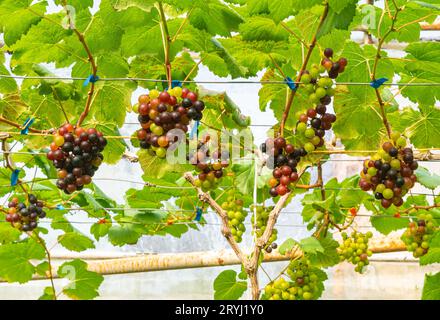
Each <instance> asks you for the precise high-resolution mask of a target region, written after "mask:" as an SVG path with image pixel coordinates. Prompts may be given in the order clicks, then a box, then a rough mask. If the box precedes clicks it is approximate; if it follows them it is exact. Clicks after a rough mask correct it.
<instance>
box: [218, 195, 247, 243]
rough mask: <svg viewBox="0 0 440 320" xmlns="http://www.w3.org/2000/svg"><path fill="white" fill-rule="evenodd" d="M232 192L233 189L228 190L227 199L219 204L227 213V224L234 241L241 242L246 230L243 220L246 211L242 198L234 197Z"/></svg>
mask: <svg viewBox="0 0 440 320" xmlns="http://www.w3.org/2000/svg"><path fill="white" fill-rule="evenodd" d="M234 193H235V192H234V191H233V190H232V191H230V192H229V193H228V199H227V201H225V202H223V203H222V204H221V206H222V208H223V210H225V211H226V212H227V214H228V220H229V221H228V224H229V227H230V228H231V233H232V235H233V237H234V239H235V241H236V242H241V241H242V236H243V233H244V232H245V231H246V227H245V225H244V220H245V219H246V216H247V212H246V211H245V210H244V209H243V200H241V199H235V196H234Z"/></svg>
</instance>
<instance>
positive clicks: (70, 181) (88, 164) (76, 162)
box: [47, 124, 107, 194]
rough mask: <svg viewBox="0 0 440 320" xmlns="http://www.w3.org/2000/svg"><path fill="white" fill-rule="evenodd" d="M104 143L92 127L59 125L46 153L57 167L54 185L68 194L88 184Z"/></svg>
mask: <svg viewBox="0 0 440 320" xmlns="http://www.w3.org/2000/svg"><path fill="white" fill-rule="evenodd" d="M106 145H107V140H106V139H105V138H104V136H103V135H102V133H101V132H99V131H98V130H96V129H94V128H90V129H87V130H86V129H84V128H80V127H78V128H74V127H73V125H71V124H66V125H64V126H62V127H61V128H59V129H58V131H57V132H56V134H55V135H54V137H53V142H52V143H51V144H50V151H49V152H48V153H47V158H48V159H49V160H51V161H52V162H53V164H54V166H55V168H57V175H58V180H57V182H56V185H57V187H58V188H59V189H61V190H63V191H64V192H65V193H66V194H71V193H73V192H75V191H77V190H82V189H83V187H84V186H85V185H87V184H89V183H91V182H92V177H93V176H94V174H95V172H96V170H98V168H99V166H100V165H101V163H102V161H103V159H104V156H103V155H102V153H101V152H102V151H103V150H104V148H105V146H106Z"/></svg>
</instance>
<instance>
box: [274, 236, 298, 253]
mask: <svg viewBox="0 0 440 320" xmlns="http://www.w3.org/2000/svg"><path fill="white" fill-rule="evenodd" d="M298 245H299V243H298V241H296V240H294V239H292V238H288V239H286V240H285V241H284V242H283V243H282V244H281V245H280V247H279V248H278V252H279V253H281V254H282V255H285V254H286V253H288V252H289V251H291V250H292V249H293V248H295V247H297V246H298Z"/></svg>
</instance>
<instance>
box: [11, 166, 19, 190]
mask: <svg viewBox="0 0 440 320" xmlns="http://www.w3.org/2000/svg"><path fill="white" fill-rule="evenodd" d="M19 174H20V169H15V170H14V171H12V174H11V187H14V186H16V185H17V183H18V175H19Z"/></svg>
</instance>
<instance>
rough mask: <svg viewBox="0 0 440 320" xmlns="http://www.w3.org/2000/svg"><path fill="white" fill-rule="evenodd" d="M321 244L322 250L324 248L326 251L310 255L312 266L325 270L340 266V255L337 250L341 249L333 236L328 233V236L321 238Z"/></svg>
mask: <svg viewBox="0 0 440 320" xmlns="http://www.w3.org/2000/svg"><path fill="white" fill-rule="evenodd" d="M319 242H320V243H321V246H322V248H324V251H323V252H320V251H317V252H316V253H315V254H313V255H310V261H311V262H312V264H313V265H314V266H317V267H323V268H326V267H331V266H334V265H335V264H338V263H339V255H338V252H337V250H336V249H337V248H338V247H339V243H338V242H337V241H336V240H334V239H333V236H332V235H331V234H330V233H328V234H327V236H326V237H325V238H321V239H320V240H319Z"/></svg>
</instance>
